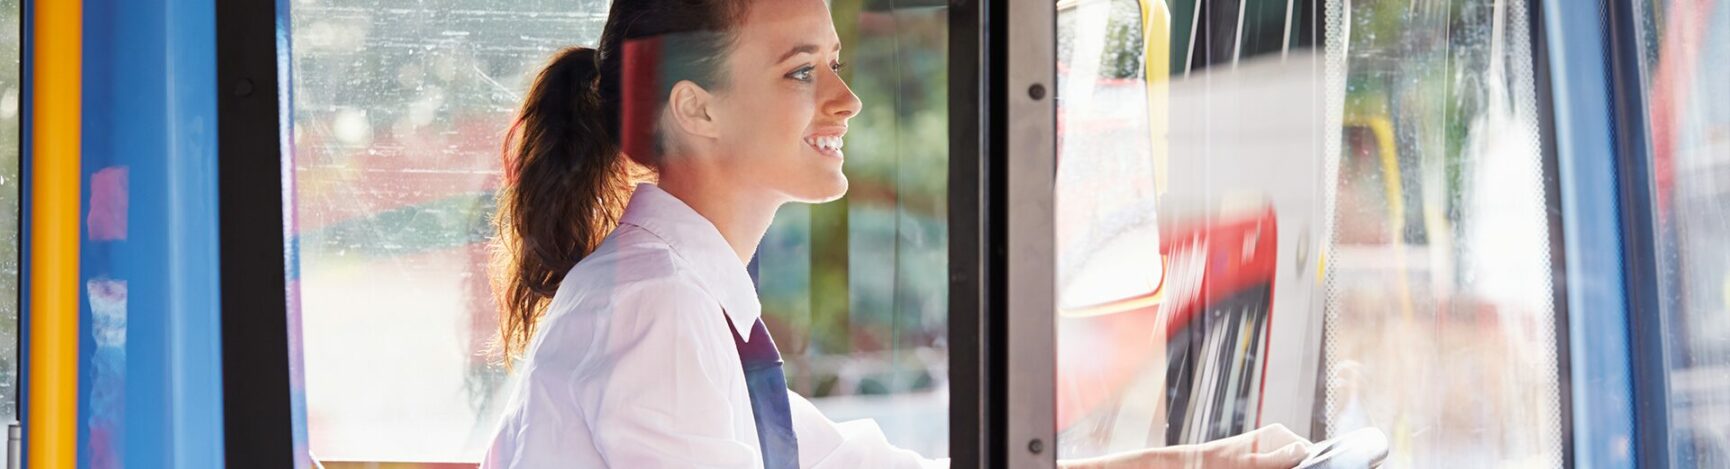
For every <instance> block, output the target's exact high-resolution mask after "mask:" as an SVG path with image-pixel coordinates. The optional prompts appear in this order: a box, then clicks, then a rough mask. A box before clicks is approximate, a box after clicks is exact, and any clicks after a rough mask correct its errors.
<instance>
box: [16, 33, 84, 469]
mask: <svg viewBox="0 0 1730 469" xmlns="http://www.w3.org/2000/svg"><path fill="white" fill-rule="evenodd" d="M34 7H35V18H34V20H35V43H34V48H33V50H32V58H33V61H34V63H35V68H34V70H33V73H32V75H31V76H30V77H29V78H30V81H31V84H32V86H34V87H35V89H34V92H35V96H34V99H33V100H32V103H31V109H30V112H31V114H30V117H31V128H30V132H31V133H30V136H31V145H32V146H31V151H30V158H31V160H30V161H31V174H30V177H31V182H32V183H31V198H30V209H31V212H30V217H31V219H30V225H29V226H30V266H29V269H30V271H29V272H30V273H29V275H30V277H29V278H30V305H29V308H30V309H29V314H30V329H29V331H27V333H28V334H30V362H29V373H30V376H29V377H28V378H27V380H28V382H29V383H30V385H29V390H28V392H29V393H30V394H29V396H30V399H29V402H28V403H27V405H29V410H28V412H29V415H28V420H27V421H26V422H25V423H24V431H25V438H24V439H25V444H26V447H25V457H26V459H27V460H28V461H29V465H30V467H31V468H43V469H46V468H54V469H60V468H69V467H76V466H75V463H76V461H75V460H74V458H75V457H76V454H77V453H76V451H75V448H76V446H77V438H78V433H77V421H78V416H77V413H78V403H77V402H78V241H79V236H78V211H79V209H78V206H79V195H78V186H79V162H80V160H81V159H82V155H81V153H80V152H79V138H80V133H79V130H80V129H79V127H80V125H79V119H80V111H81V110H82V109H81V108H82V106H83V103H82V102H81V100H80V95H79V93H80V88H81V87H82V82H83V80H82V75H81V74H82V61H83V57H82V49H83V47H82V34H83V31H82V23H83V17H84V16H83V1H82V0H52V1H39V2H35V4H34Z"/></svg>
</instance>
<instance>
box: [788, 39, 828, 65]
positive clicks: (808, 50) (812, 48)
mask: <svg viewBox="0 0 1730 469" xmlns="http://www.w3.org/2000/svg"><path fill="white" fill-rule="evenodd" d="M819 49H822V48H821V47H818V46H817V45H816V44H800V45H797V46H794V47H793V49H791V50H788V51H787V53H785V54H781V58H779V59H775V63H781V62H786V61H787V59H790V58H793V56H795V55H799V54H815V53H817V51H818V50H819ZM835 52H841V43H839V42H837V43H835Z"/></svg>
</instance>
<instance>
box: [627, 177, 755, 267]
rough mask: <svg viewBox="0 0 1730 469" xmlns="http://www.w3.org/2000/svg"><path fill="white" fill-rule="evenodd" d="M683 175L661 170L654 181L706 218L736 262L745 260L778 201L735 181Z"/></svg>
mask: <svg viewBox="0 0 1730 469" xmlns="http://www.w3.org/2000/svg"><path fill="white" fill-rule="evenodd" d="M684 176H687V175H682V174H666V173H663V174H661V177H660V180H659V181H658V182H656V184H655V185H656V186H659V187H660V188H661V190H664V191H667V193H668V194H672V195H673V197H678V198H679V200H680V201H683V202H684V203H685V205H689V206H690V207H691V209H692V210H696V211H697V214H699V215H702V216H703V218H707V219H708V220H709V223H712V224H714V225H715V229H716V230H719V231H720V232H721V237H722V238H725V239H726V240H727V244H728V245H730V246H732V247H733V251H734V253H735V254H738V255H739V262H741V263H746V264H749V263H750V262H751V256H752V255H753V254H755V253H756V252H757V244H758V243H761V242H762V241H763V234H764V233H767V232H768V231H769V224H770V223H772V222H774V221H775V210H776V209H778V208H780V206H781V202H780V201H778V200H775V199H773V198H770V197H764V196H762V195H760V194H756V193H753V191H746V190H740V188H739V186H738V184H737V183H731V184H730V183H728V182H726V181H715V180H711V179H708V178H702V177H684Z"/></svg>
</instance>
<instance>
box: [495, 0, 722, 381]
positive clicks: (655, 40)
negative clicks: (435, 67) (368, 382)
mask: <svg viewBox="0 0 1730 469" xmlns="http://www.w3.org/2000/svg"><path fill="white" fill-rule="evenodd" d="M610 10H611V11H610V12H609V13H608V16H607V25H606V26H605V27H604V28H603V29H602V31H601V38H600V42H599V46H598V47H599V50H596V49H589V48H583V47H577V48H570V49H565V50H562V51H559V53H558V54H556V55H554V57H553V61H552V63H549V64H547V66H546V68H544V69H542V70H541V72H540V74H539V75H537V76H536V77H535V81H534V84H532V85H530V86H529V94H528V96H527V97H525V98H523V107H522V109H521V110H519V111H518V112H517V118H516V122H515V123H513V124H512V125H511V128H510V131H509V132H506V134H505V143H504V170H505V178H504V185H503V186H504V187H502V188H500V190H499V194H498V213H497V214H496V215H495V216H494V219H493V224H494V225H495V227H496V228H497V229H498V241H497V244H496V245H495V246H494V248H495V251H494V256H493V257H494V261H493V264H494V265H493V272H492V282H493V295H494V297H495V299H496V300H497V302H498V305H499V344H500V347H499V348H500V349H501V350H500V351H501V352H503V358H504V361H505V363H506V364H507V365H509V364H510V362H511V361H513V360H515V359H516V358H518V357H521V356H522V355H523V353H524V352H525V351H526V350H525V349H526V348H527V347H528V344H529V340H530V339H532V338H533V337H534V336H535V326H536V324H537V323H538V322H539V321H540V319H541V316H543V315H545V314H546V309H547V304H548V303H549V302H551V301H552V299H553V294H554V293H555V292H557V291H558V289H559V283H560V282H563V281H564V280H565V273H566V272H569V271H570V270H571V268H572V267H574V266H576V264H577V261H579V260H582V259H583V258H584V257H586V256H588V255H589V253H590V252H593V251H594V250H595V247H596V246H598V245H600V243H601V239H602V238H605V237H606V236H607V234H609V233H611V232H612V231H613V228H614V227H616V226H618V224H619V216H621V215H623V214H624V211H625V204H626V202H628V201H629V199H630V193H631V182H632V181H634V180H636V179H639V178H642V177H645V176H647V175H648V174H649V168H651V167H653V166H654V165H655V164H657V163H658V158H659V155H658V153H659V151H658V150H659V146H660V143H661V142H660V141H659V137H658V136H656V135H657V132H655V129H654V128H653V127H654V123H655V121H656V116H658V114H659V112H660V110H661V109H662V108H663V107H664V106H665V103H666V100H667V95H668V93H669V92H670V91H671V88H672V86H673V84H675V83H678V82H680V81H682V80H689V81H692V82H695V83H697V84H699V85H702V86H709V85H711V84H716V83H720V79H721V78H722V72H721V59H720V58H721V57H722V56H724V55H726V54H727V53H728V51H730V46H731V44H732V33H731V32H732V31H733V29H734V27H735V26H737V25H738V23H739V22H740V21H741V20H742V19H743V18H744V14H745V3H744V0H633V1H629V2H613V4H612V6H611V7H610ZM663 40H664V41H665V42H663ZM628 56H629V57H630V58H626V57H628ZM626 62H629V65H630V66H629V67H627V66H626ZM621 75H630V76H629V77H621ZM621 127H623V128H624V130H620V129H621ZM621 135H627V136H629V137H628V138H626V137H621ZM620 142H625V143H627V144H630V145H631V146H629V147H625V148H622V149H621V143H620ZM626 153H629V155H628V156H629V157H627V155H626Z"/></svg>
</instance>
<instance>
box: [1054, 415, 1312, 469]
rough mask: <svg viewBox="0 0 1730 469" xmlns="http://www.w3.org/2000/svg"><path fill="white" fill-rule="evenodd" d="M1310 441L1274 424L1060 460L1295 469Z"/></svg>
mask: <svg viewBox="0 0 1730 469" xmlns="http://www.w3.org/2000/svg"><path fill="white" fill-rule="evenodd" d="M1309 445H1310V442H1309V440H1306V439H1304V438H1303V437H1301V436H1298V435H1297V434H1296V433H1292V431H1291V430H1288V429H1286V427H1285V426H1284V425H1280V424H1277V423H1276V424H1273V425H1268V426H1265V427H1261V428H1258V429H1256V430H1255V431H1251V432H1248V433H1244V434H1241V435H1237V436H1233V437H1228V438H1221V439H1218V440H1214V441H1210V442H1207V443H1203V444H1199V445H1183V446H1170V447H1165V448H1155V449H1147V450H1140V451H1128V452H1123V453H1117V454H1113V455H1108V456H1101V457H1097V458H1089V459H1076V460H1063V461H1058V462H1057V466H1058V467H1061V468H1064V469H1122V468H1145V469H1167V468H1170V469H1188V468H1197V469H1291V468H1292V467H1294V466H1297V464H1298V463H1299V462H1303V459H1304V457H1305V456H1306V455H1308V453H1309Z"/></svg>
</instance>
